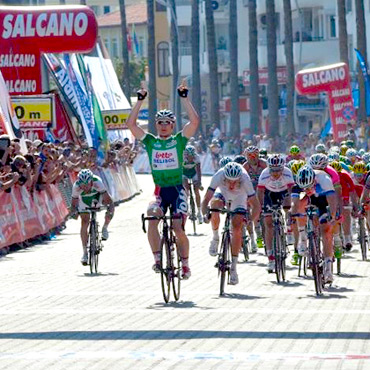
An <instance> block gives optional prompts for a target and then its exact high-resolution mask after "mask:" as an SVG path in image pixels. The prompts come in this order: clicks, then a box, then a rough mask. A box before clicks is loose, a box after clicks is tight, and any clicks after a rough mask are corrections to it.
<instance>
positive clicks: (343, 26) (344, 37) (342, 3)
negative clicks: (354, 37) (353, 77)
mask: <svg viewBox="0 0 370 370" xmlns="http://www.w3.org/2000/svg"><path fill="white" fill-rule="evenodd" d="M337 6H338V26H339V53H340V60H341V61H342V62H344V63H347V66H349V59H348V34H347V19H346V0H337Z"/></svg>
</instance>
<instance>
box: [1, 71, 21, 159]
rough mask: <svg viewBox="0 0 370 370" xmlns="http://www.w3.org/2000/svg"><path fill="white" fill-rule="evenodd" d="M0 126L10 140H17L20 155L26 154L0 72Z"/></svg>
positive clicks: (17, 122)
mask: <svg viewBox="0 0 370 370" xmlns="http://www.w3.org/2000/svg"><path fill="white" fill-rule="evenodd" d="M0 97H1V98H0V124H1V126H2V128H3V130H4V131H5V132H6V133H7V134H8V135H9V137H10V139H11V140H13V139H19V144H20V146H21V152H22V154H27V152H28V151H27V146H26V142H25V141H24V136H23V133H22V131H21V128H20V125H19V121H18V117H17V115H16V114H15V111H14V108H13V105H12V102H11V100H10V95H9V92H8V90H7V88H6V84H5V80H4V77H3V75H2V73H1V72H0Z"/></svg>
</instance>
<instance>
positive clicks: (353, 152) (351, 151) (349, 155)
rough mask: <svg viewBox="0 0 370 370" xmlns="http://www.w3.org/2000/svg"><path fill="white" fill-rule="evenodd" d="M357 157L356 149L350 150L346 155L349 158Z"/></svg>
mask: <svg viewBox="0 0 370 370" xmlns="http://www.w3.org/2000/svg"><path fill="white" fill-rule="evenodd" d="M356 155H357V151H356V149H352V148H350V149H348V150H347V153H346V157H347V158H351V157H356Z"/></svg>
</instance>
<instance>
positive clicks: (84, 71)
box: [76, 54, 108, 150]
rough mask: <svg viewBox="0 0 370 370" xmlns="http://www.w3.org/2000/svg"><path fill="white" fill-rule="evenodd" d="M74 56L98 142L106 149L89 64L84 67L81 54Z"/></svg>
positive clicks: (106, 139) (101, 119) (104, 134)
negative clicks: (89, 105) (88, 101)
mask: <svg viewBox="0 0 370 370" xmlns="http://www.w3.org/2000/svg"><path fill="white" fill-rule="evenodd" d="M76 58H77V62H78V67H79V69H80V73H81V77H82V80H83V82H84V84H85V89H86V92H87V95H88V97H89V100H90V104H91V106H92V109H93V117H94V122H95V126H96V129H97V131H98V135H99V139H100V142H101V143H102V145H103V148H104V149H105V150H107V149H108V138H107V132H106V130H105V127H104V121H103V116H102V113H101V110H100V108H99V103H98V99H97V98H96V95H95V93H94V89H93V86H92V82H91V72H90V69H89V66H87V68H86V66H85V62H84V58H83V57H82V55H81V54H77V55H76Z"/></svg>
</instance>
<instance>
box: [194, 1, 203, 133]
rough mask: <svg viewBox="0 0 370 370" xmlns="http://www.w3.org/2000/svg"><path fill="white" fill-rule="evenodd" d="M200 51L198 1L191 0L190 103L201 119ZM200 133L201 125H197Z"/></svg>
mask: <svg viewBox="0 0 370 370" xmlns="http://www.w3.org/2000/svg"><path fill="white" fill-rule="evenodd" d="M199 54H200V49H199V0H192V5H191V68H192V79H193V81H192V90H191V94H192V99H191V100H192V103H193V104H194V108H195V110H196V111H197V112H198V114H199V117H200V118H201V109H202V102H201V84H200V55H199ZM199 127H200V130H201V131H202V123H200V125H199Z"/></svg>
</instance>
